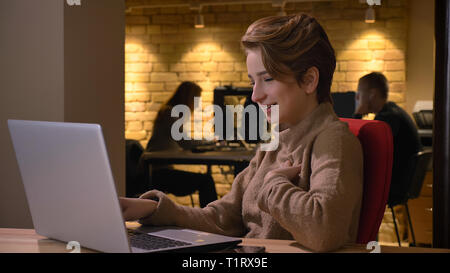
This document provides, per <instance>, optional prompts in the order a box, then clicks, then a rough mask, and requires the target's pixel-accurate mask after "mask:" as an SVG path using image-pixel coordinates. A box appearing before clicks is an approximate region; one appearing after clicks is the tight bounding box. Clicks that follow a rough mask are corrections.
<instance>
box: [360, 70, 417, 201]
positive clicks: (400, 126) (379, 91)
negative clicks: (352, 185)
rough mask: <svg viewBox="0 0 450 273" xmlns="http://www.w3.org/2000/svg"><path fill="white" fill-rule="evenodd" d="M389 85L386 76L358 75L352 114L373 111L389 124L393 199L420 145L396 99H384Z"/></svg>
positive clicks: (401, 190)
mask: <svg viewBox="0 0 450 273" xmlns="http://www.w3.org/2000/svg"><path fill="white" fill-rule="evenodd" d="M388 94H389V85H388V81H387V79H386V77H385V76H384V75H383V74H382V73H379V72H372V73H370V74H367V75H365V76H363V77H362V78H361V79H359V83H358V92H357V93H356V97H355V99H356V102H357V106H356V110H355V118H361V117H362V116H363V115H366V114H368V113H375V114H376V115H375V120H381V121H384V122H386V123H387V124H389V126H390V127H391V129H392V135H393V140H394V159H393V166H392V179H391V188H390V192H389V203H394V204H395V203H396V201H397V200H399V199H401V198H402V197H403V196H404V194H405V185H404V182H405V179H404V177H406V172H408V171H409V170H408V164H409V162H410V160H411V157H412V156H413V155H414V154H416V153H417V152H419V151H420V150H421V149H422V145H421V143H420V139H419V134H418V131H417V128H416V126H415V125H414V122H413V120H412V119H411V118H410V116H409V115H408V114H407V113H406V112H405V110H403V109H402V108H400V107H399V106H398V105H397V104H396V103H394V102H392V101H388V100H387V98H388Z"/></svg>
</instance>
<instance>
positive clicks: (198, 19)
mask: <svg viewBox="0 0 450 273" xmlns="http://www.w3.org/2000/svg"><path fill="white" fill-rule="evenodd" d="M194 26H195V28H204V27H205V18H203V14H197V16H195V24H194Z"/></svg>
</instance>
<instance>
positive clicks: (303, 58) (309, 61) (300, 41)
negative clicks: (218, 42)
mask: <svg viewBox="0 0 450 273" xmlns="http://www.w3.org/2000/svg"><path fill="white" fill-rule="evenodd" d="M241 43H242V46H243V47H244V49H254V48H260V49H261V55H262V61H263V64H264V67H265V68H266V70H267V72H268V73H269V74H270V75H271V76H272V77H274V78H275V79H277V78H278V79H280V78H281V76H282V75H293V76H294V77H295V79H296V80H297V82H298V84H299V85H301V84H302V82H303V76H304V74H305V72H306V71H307V70H308V69H309V68H310V67H313V66H315V67H316V68H317V69H318V70H319V83H318V86H317V100H318V102H319V103H322V102H326V101H330V102H331V101H332V100H331V95H330V88H331V83H332V80H333V73H334V70H335V68H336V57H335V53H334V49H333V47H332V46H331V44H330V41H329V40H328V36H327V34H326V33H325V31H324V29H323V28H322V26H321V25H320V24H319V23H318V22H317V21H316V19H314V18H313V17H311V16H309V15H306V14H292V15H286V16H270V17H265V18H262V19H259V20H257V21H256V22H254V23H253V24H251V25H250V26H249V27H248V29H247V32H246V33H245V34H244V36H243V37H242V39H241Z"/></svg>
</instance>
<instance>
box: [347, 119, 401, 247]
mask: <svg viewBox="0 0 450 273" xmlns="http://www.w3.org/2000/svg"><path fill="white" fill-rule="evenodd" d="M341 120H342V121H344V122H347V123H348V125H349V129H350V131H351V132H352V133H353V134H354V135H355V136H357V137H358V139H359V141H360V142H361V146H362V149H363V154H364V187H363V198H362V205H361V214H360V219H359V227H358V237H357V240H356V242H357V243H361V244H366V243H368V242H370V241H374V240H375V239H376V236H377V234H378V229H379V228H380V225H381V221H382V220H383V215H384V211H385V209H386V203H387V200H388V197H389V187H390V183H391V175H392V160H393V140H392V131H391V127H389V125H388V124H387V123H385V122H383V121H377V120H359V119H346V118H341Z"/></svg>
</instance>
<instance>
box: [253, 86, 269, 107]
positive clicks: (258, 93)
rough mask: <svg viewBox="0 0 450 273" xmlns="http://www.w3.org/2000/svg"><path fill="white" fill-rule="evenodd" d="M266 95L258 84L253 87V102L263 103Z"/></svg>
mask: <svg viewBox="0 0 450 273" xmlns="http://www.w3.org/2000/svg"><path fill="white" fill-rule="evenodd" d="M265 97H266V95H265V94H264V92H263V91H262V90H261V88H259V87H258V86H257V85H256V84H255V85H253V92H252V101H253V102H256V103H261V102H262V101H263V100H264V98H265Z"/></svg>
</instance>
